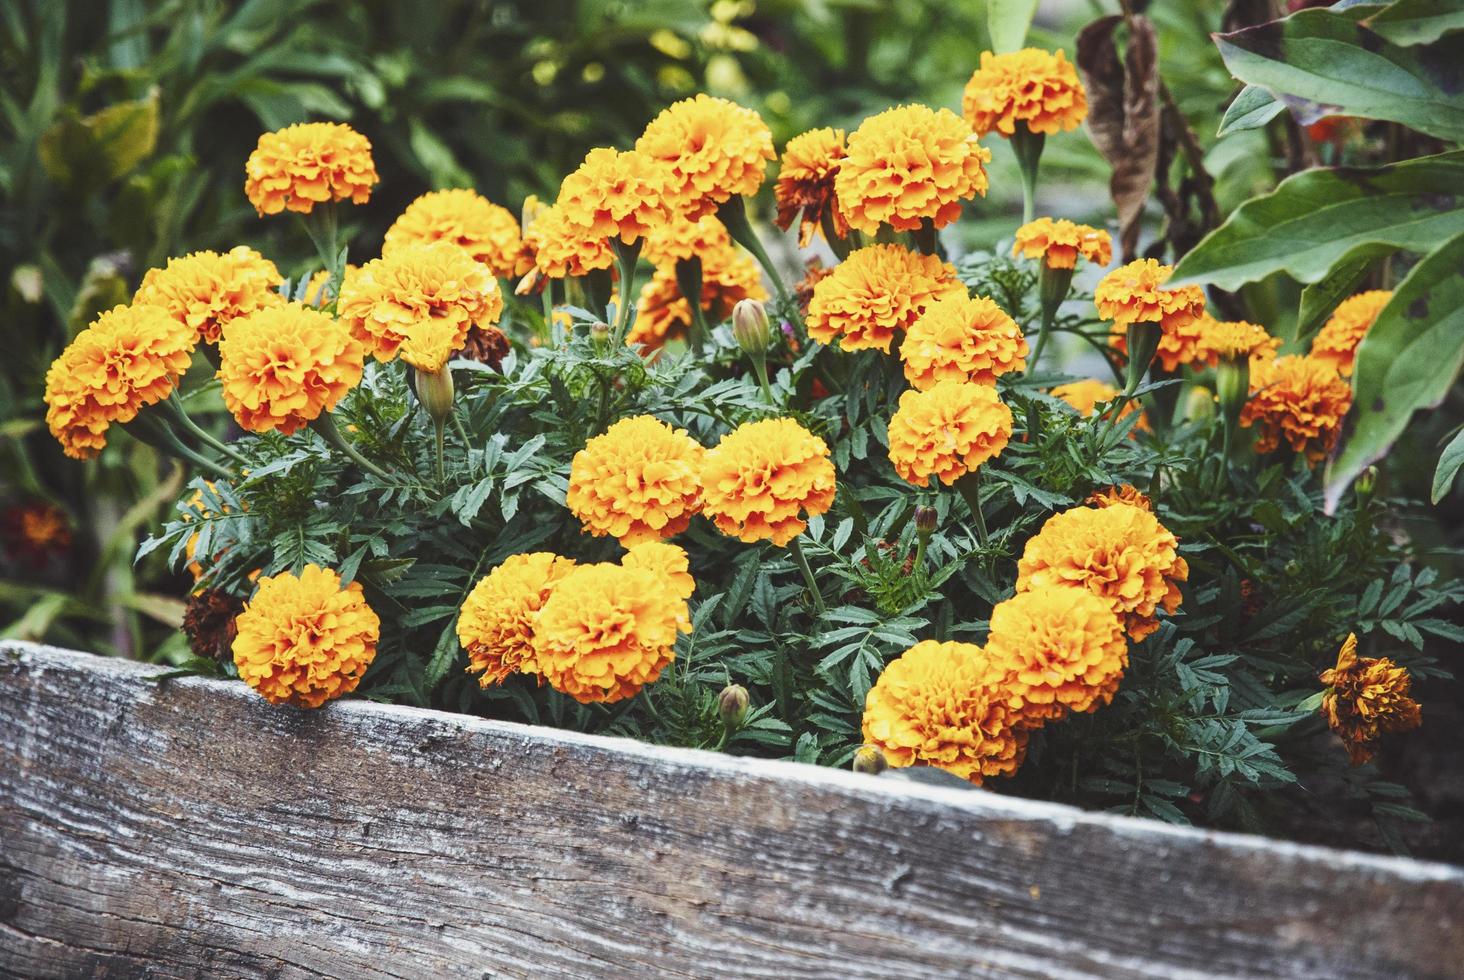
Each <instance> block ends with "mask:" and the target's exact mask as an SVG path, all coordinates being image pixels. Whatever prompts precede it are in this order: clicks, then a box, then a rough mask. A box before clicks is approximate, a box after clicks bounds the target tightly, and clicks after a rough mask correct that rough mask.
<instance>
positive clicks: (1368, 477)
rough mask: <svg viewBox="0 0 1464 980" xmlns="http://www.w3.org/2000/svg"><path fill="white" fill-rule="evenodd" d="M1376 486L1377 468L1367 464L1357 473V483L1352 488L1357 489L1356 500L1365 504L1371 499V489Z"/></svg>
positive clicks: (1374, 488)
mask: <svg viewBox="0 0 1464 980" xmlns="http://www.w3.org/2000/svg"><path fill="white" fill-rule="evenodd" d="M1377 488H1378V468H1377V467H1376V466H1369V467H1368V468H1367V469H1365V470H1363V471H1362V472H1361V473H1359V474H1358V475H1357V483H1356V484H1355V485H1354V489H1356V491H1357V502H1358V503H1359V504H1366V503H1367V502H1368V501H1370V500H1372V495H1373V491H1374V490H1376V489H1377Z"/></svg>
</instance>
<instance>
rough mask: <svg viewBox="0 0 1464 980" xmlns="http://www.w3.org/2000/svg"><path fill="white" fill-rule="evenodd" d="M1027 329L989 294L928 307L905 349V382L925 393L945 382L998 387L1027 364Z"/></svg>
mask: <svg viewBox="0 0 1464 980" xmlns="http://www.w3.org/2000/svg"><path fill="white" fill-rule="evenodd" d="M1026 357H1027V341H1026V338H1024V337H1023V336H1022V328H1021V327H1018V326H1017V324H1016V321H1015V320H1013V319H1012V318H1011V317H1009V316H1007V315H1006V312H1005V311H1003V310H1002V308H1001V307H1000V306H997V305H996V303H994V302H993V301H992V300H990V299H988V298H986V297H985V296H965V295H959V294H958V295H954V296H948V297H946V298H944V299H938V300H936V301H935V302H933V303H931V304H930V305H929V306H927V307H926V308H925V312H924V313H922V314H921V315H920V317H919V319H917V320H916V321H915V322H914V323H912V324H911V325H910V329H908V330H907V331H905V341H904V343H902V344H901V345H900V360H902V361H904V362H905V378H906V380H908V381H909V382H910V384H912V385H914V386H915V387H916V388H918V389H920V390H921V391H925V390H926V389H928V388H931V387H934V386H935V384H936V383H937V382H939V381H972V382H975V383H976V384H983V385H993V384H996V379H997V378H998V377H999V376H1000V375H1003V374H1006V373H1007V372H1009V371H1020V370H1022V368H1023V367H1024V366H1025V364H1026Z"/></svg>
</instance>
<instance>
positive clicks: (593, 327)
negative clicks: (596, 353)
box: [590, 320, 610, 347]
mask: <svg viewBox="0 0 1464 980" xmlns="http://www.w3.org/2000/svg"><path fill="white" fill-rule="evenodd" d="M590 340H592V341H594V343H595V346H597V347H603V346H604V345H605V344H606V343H607V342H609V340H610V324H608V323H606V322H605V321H603V320H596V321H595V322H594V323H592V324H590Z"/></svg>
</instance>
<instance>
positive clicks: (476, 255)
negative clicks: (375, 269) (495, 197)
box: [381, 188, 534, 279]
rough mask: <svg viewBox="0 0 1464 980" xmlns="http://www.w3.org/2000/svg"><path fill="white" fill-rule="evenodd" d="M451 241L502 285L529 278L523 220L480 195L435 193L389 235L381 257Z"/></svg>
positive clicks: (529, 260)
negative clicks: (409, 247) (502, 281)
mask: <svg viewBox="0 0 1464 980" xmlns="http://www.w3.org/2000/svg"><path fill="white" fill-rule="evenodd" d="M441 241H447V242H451V243H452V244H454V245H456V246H458V247H459V248H461V249H462V250H463V251H464V252H467V253H468V254H469V255H471V256H472V257H473V260H474V261H476V262H481V263H482V264H483V265H486V266H487V267H488V268H489V269H492V270H493V274H494V275H495V276H497V277H498V278H500V279H510V278H513V277H514V276H521V275H523V274H524V273H525V272H528V271H529V269H531V268H532V267H533V265H534V259H533V255H532V254H530V253H529V252H527V251H526V250H525V249H524V241H523V237H522V236H521V235H520V233H519V223H518V219H517V218H515V217H514V216H513V212H511V211H509V210H508V209H507V208H504V207H500V206H499V205H497V204H494V203H493V202H492V201H490V200H488V199H487V198H486V197H484V196H482V195H481V194H479V193H478V192H477V191H473V190H468V189H466V188H458V189H454V190H446V191H430V192H428V193H426V194H423V195H422V196H421V197H419V198H417V199H416V200H415V201H413V202H412V203H411V204H409V205H407V209H406V210H405V211H403V212H402V213H401V215H400V216H399V217H398V218H397V219H396V221H394V222H392V225H391V227H390V228H388V229H386V238H385V240H384V241H383V242H382V245H381V254H382V257H384V258H385V257H389V256H390V255H391V254H392V253H393V252H395V251H396V250H397V249H400V248H402V247H403V246H406V245H427V244H430V243H432V242H441Z"/></svg>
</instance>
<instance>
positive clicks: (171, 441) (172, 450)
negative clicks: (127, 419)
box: [129, 414, 234, 480]
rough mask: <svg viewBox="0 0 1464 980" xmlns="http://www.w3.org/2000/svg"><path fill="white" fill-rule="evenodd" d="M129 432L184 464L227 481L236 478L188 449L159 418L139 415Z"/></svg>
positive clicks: (201, 455)
mask: <svg viewBox="0 0 1464 980" xmlns="http://www.w3.org/2000/svg"><path fill="white" fill-rule="evenodd" d="M129 431H131V432H133V433H134V434H135V435H137V437H138V438H139V439H141V440H142V441H143V442H145V443H147V444H148V445H149V446H152V447H153V448H154V449H157V450H159V451H160V452H164V453H167V454H168V455H170V456H174V457H176V458H178V459H181V460H183V461H184V462H187V463H192V464H194V465H195V466H199V467H202V468H203V469H205V470H207V471H208V472H210V473H212V474H213V475H214V476H219V477H223V478H224V479H226V480H232V479H233V478H234V474H233V473H232V472H231V471H230V470H228V469H227V468H225V467H224V466H221V465H220V464H218V463H216V462H214V461H213V460H211V459H209V458H208V457H207V456H205V455H203V454H202V453H200V452H196V451H195V450H192V449H190V448H188V446H186V445H184V443H183V441H182V440H181V439H179V438H178V436H177V434H175V433H174V432H173V430H172V429H170V428H169V427H168V424H167V423H166V422H164V421H163V420H162V419H161V418H159V417H157V416H154V415H150V414H139V415H138V416H137V418H135V419H134V420H133V423H132V428H131V429H130V430H129Z"/></svg>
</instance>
